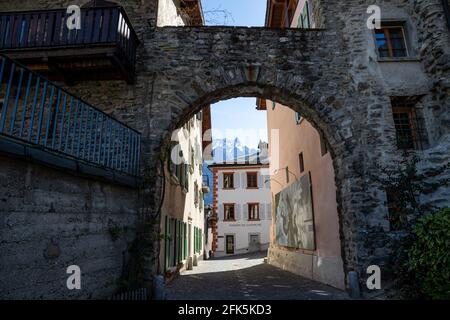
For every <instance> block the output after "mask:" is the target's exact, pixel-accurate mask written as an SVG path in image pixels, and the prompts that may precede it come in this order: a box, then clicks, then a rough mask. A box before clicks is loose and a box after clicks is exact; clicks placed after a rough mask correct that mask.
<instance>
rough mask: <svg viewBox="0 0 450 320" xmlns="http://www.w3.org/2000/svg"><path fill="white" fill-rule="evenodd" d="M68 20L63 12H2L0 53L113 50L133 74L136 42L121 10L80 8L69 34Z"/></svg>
mask: <svg viewBox="0 0 450 320" xmlns="http://www.w3.org/2000/svg"><path fill="white" fill-rule="evenodd" d="M70 16H71V14H67V12H66V10H64V9H61V10H40V11H23V12H2V13H0V51H2V52H10V51H17V50H21V51H27V50H31V49H41V50H45V49H57V48H59V49H60V48H67V49H70V48H74V49H77V48H86V47H90V48H92V46H114V47H115V48H116V49H117V50H118V52H119V57H118V59H120V60H121V62H122V64H123V65H124V66H125V67H126V68H127V69H128V71H129V72H130V73H131V74H134V71H135V63H136V48H137V46H138V45H139V40H138V37H137V36H136V33H135V31H134V30H133V27H132V25H131V23H130V20H129V19H128V17H127V15H126V13H125V10H124V9H123V8H122V7H120V6H115V7H92V8H82V9H81V28H80V29H72V30H69V28H68V27H67V20H68V18H69V17H70ZM74 54H76V52H74ZM80 54H82V52H81V51H80Z"/></svg>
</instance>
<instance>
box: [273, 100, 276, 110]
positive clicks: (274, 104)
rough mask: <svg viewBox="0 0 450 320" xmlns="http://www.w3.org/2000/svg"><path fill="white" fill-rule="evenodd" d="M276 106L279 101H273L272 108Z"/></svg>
mask: <svg viewBox="0 0 450 320" xmlns="http://www.w3.org/2000/svg"><path fill="white" fill-rule="evenodd" d="M276 106H277V103H276V102H275V101H272V110H275V107H276Z"/></svg>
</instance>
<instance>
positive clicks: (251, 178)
mask: <svg viewBox="0 0 450 320" xmlns="http://www.w3.org/2000/svg"><path fill="white" fill-rule="evenodd" d="M247 188H258V175H257V173H256V172H247Z"/></svg>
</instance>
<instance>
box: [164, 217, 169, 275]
mask: <svg viewBox="0 0 450 320" xmlns="http://www.w3.org/2000/svg"><path fill="white" fill-rule="evenodd" d="M168 221H169V217H168V216H166V218H165V220H164V270H167V268H168V266H169V263H168V262H169V238H168V236H169V222H168Z"/></svg>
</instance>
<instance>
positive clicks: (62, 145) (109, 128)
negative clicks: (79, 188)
mask: <svg viewBox="0 0 450 320" xmlns="http://www.w3.org/2000/svg"><path fill="white" fill-rule="evenodd" d="M0 135H7V136H10V137H13V138H16V139H20V140H23V141H25V142H28V143H32V144H35V145H39V146H41V147H44V148H47V149H50V150H52V151H56V152H60V153H63V154H66V155H69V156H72V157H75V158H78V159H81V160H84V161H87V162H90V163H94V164H96V165H100V166H103V167H107V168H109V169H113V170H118V171H121V172H124V173H127V174H130V175H135V176H137V175H138V174H139V159H140V143H141V135H140V133H139V132H138V131H136V130H134V129H132V128H130V127H129V126H127V125H125V124H123V123H122V122H120V121H118V120H116V119H114V118H112V117H111V116H109V115H107V114H106V113H104V112H103V111H101V110H99V109H98V108H95V107H94V106H92V105H90V104H89V103H87V102H86V101H84V100H82V99H81V98H79V97H77V96H75V95H73V94H71V93H69V92H67V91H66V90H64V89H62V88H61V87H59V86H58V85H56V84H54V83H52V82H50V81H49V80H48V79H46V78H44V77H42V76H40V75H39V74H37V73H35V72H32V71H31V70H29V69H28V68H27V67H25V66H23V65H21V64H20V63H18V62H16V61H13V60H11V59H9V58H8V57H6V56H4V55H2V54H0Z"/></svg>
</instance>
